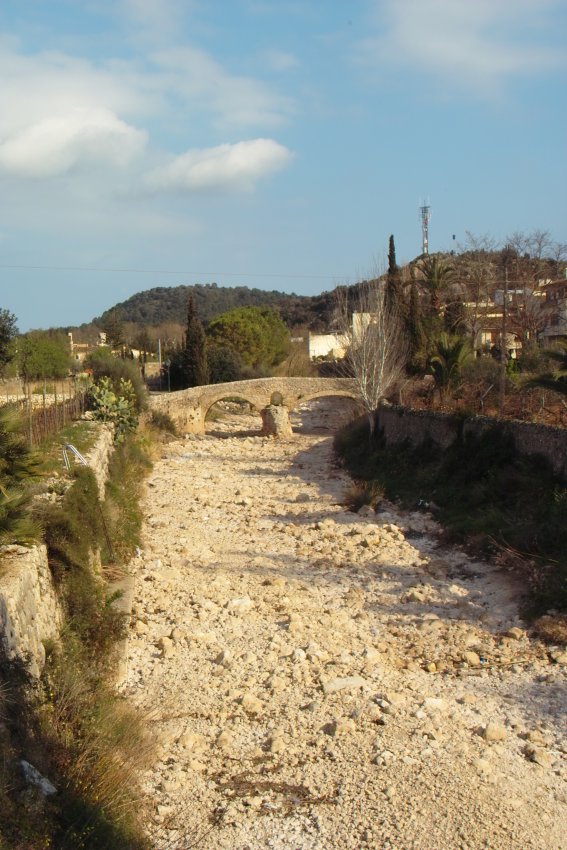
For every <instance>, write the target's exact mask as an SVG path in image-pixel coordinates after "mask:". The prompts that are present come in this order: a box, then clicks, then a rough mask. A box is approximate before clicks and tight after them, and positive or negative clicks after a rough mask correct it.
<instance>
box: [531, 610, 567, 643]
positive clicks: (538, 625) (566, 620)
mask: <svg viewBox="0 0 567 850" xmlns="http://www.w3.org/2000/svg"><path fill="white" fill-rule="evenodd" d="M532 628H533V630H534V632H535V634H536V635H537V637H539V638H541V640H544V641H545V642H546V643H556V644H560V645H562V646H567V614H545V615H544V616H543V617H538V619H537V620H535V621H534V622H533V623H532Z"/></svg>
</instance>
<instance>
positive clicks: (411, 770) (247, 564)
mask: <svg viewBox="0 0 567 850" xmlns="http://www.w3.org/2000/svg"><path fill="white" fill-rule="evenodd" d="M317 417H318V418H317ZM330 417H331V418H330ZM330 421H333V422H334V421H335V415H334V412H333V408H332V407H331V408H330V407H329V404H328V403H327V404H326V405H325V404H322V405H319V410H318V411H315V413H313V414H308V413H306V414H305V415H304V417H303V425H304V427H303V428H302V429H300V430H301V433H298V434H296V435H295V436H294V438H293V439H292V440H289V441H285V442H277V441H274V440H268V439H264V438H261V437H259V436H242V435H234V433H232V434H231V433H230V430H229V429H230V428H231V427H232V428H234V426H235V424H236V425H237V427H241V428H242V427H250V426H249V425H248V426H247V425H246V424H244V422H245V420H243V418H242V417H233V418H232V420H231V418H230V417H228V418H227V419H225V420H221V421H220V422H217V423H214V425H213V427H214V429H215V435H207V436H203V437H187V438H185V439H180V440H178V441H176V442H172V443H171V444H169V445H168V446H167V447H166V449H165V451H164V456H163V458H162V459H161V460H160V461H158V462H157V463H156V465H155V468H154V471H153V473H152V476H151V478H150V480H149V487H148V493H147V501H146V509H147V518H146V523H145V534H144V537H145V543H144V549H143V551H142V552H140V554H139V556H138V557H137V558H136V559H135V560H134V561H133V562H132V572H133V573H134V574H135V577H136V590H135V601H134V608H133V616H132V624H131V632H130V638H129V642H128V673H127V679H126V682H125V684H124V686H123V690H124V692H125V693H126V694H127V695H128V698H129V699H130V700H131V701H132V702H133V703H135V704H136V705H138V706H140V707H141V708H142V709H144V710H145V711H147V712H149V721H150V723H151V725H152V728H153V729H154V731H155V733H156V736H157V738H158V740H159V742H160V744H159V747H158V758H159V760H158V761H157V762H156V764H155V765H153V767H152V769H151V770H150V771H148V773H147V774H146V775H144V777H143V784H144V788H145V790H146V791H147V795H148V815H147V819H148V831H149V834H150V835H151V837H152V842H153V846H154V847H155V848H156V850H166V848H167V850H187V848H190V847H193V846H195V847H199V848H202V850H218V849H219V848H230V850H245V849H247V850H260V848H274V849H275V850H280V848H281V850H284V848H285V850H307V849H309V850H332V848H337V850H358V848H360V850H363V848H376V850H379V848H390V850H412V849H413V850H458V848H462V850H465V848H466V850H477V848H491V850H516V848H517V850H528V848H533V850H559V848H567V783H566V779H567V770H566V753H567V740H566V736H565V713H564V712H565V695H566V691H567V689H566V670H567V666H566V662H567V655H566V653H565V651H564V650H563V651H562V650H560V649H559V648H555V650H554V649H553V648H550V647H544V646H543V645H541V644H540V643H538V642H536V641H532V640H531V639H530V638H529V636H528V635H527V633H526V631H525V630H524V624H523V623H522V622H521V620H520V619H519V615H518V600H519V588H518V587H516V586H515V585H514V584H513V582H512V579H511V577H510V576H509V575H502V574H501V573H499V572H498V570H497V569H496V568H494V567H493V566H491V565H489V564H484V563H479V562H476V561H471V560H469V559H468V558H467V557H466V556H465V555H464V554H463V553H462V552H461V551H459V550H455V549H452V550H447V549H443V548H441V547H440V546H439V545H438V543H437V540H436V531H437V529H436V526H435V523H434V522H433V520H432V519H431V517H429V516H428V515H426V514H423V513H419V512H415V513H404V512H399V511H397V510H396V509H395V508H394V507H393V506H392V505H389V504H384V505H383V506H382V508H383V509H382V510H381V511H379V512H378V513H376V514H374V512H373V511H369V510H368V509H364V508H363V509H362V510H361V512H359V513H358V514H353V513H350V512H348V510H346V509H345V507H344V506H343V505H342V504H341V503H342V500H343V494H344V492H345V489H346V487H347V486H348V484H349V481H348V478H347V476H345V475H344V474H343V473H342V472H341V471H340V470H339V469H337V468H336V466H335V464H334V462H333V458H332V452H331V439H330V437H329V435H328V434H329V432H328V431H327V432H325V431H324V428H325V427H328V425H329V422H330ZM310 424H311V425H315V426H316V425H319V426H320V427H319V428H318V429H317V428H315V431H313V429H311V432H310V428H309V425H310ZM317 431H318V432H317Z"/></svg>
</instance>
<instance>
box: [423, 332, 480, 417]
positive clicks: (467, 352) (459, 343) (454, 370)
mask: <svg viewBox="0 0 567 850" xmlns="http://www.w3.org/2000/svg"><path fill="white" fill-rule="evenodd" d="M472 358H473V350H472V348H471V346H470V343H469V342H468V340H466V339H464V338H463V337H462V336H452V335H450V334H447V333H442V334H439V336H438V337H437V339H436V340H435V345H434V353H433V355H432V357H430V359H429V366H430V369H431V372H432V374H433V378H434V380H435V386H436V387H437V389H438V390H439V397H440V399H441V402H443V401H445V400H446V399H447V396H448V395H449V394H450V393H453V392H455V390H457V389H458V387H459V385H460V383H461V377H462V372H463V368H464V367H465V366H466V365H467V363H469V362H470V360H471V359H472Z"/></svg>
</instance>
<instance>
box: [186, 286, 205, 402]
mask: <svg viewBox="0 0 567 850" xmlns="http://www.w3.org/2000/svg"><path fill="white" fill-rule="evenodd" d="M182 360H183V383H184V384H185V386H186V387H200V386H202V385H203V384H208V382H209V369H208V366H207V352H206V348H205V331H204V329H203V325H202V324H201V321H200V319H199V317H198V315H197V310H196V308H195V304H194V302H193V296H192V295H190V296H189V301H188V302H187V327H186V331H185V344H184V346H183V358H182Z"/></svg>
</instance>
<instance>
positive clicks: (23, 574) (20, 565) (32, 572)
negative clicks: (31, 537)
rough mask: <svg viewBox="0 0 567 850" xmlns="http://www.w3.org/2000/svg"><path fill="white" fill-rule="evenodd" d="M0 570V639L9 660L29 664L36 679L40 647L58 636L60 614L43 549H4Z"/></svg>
mask: <svg viewBox="0 0 567 850" xmlns="http://www.w3.org/2000/svg"><path fill="white" fill-rule="evenodd" d="M0 557H1V562H0V563H1V566H0V571H1V572H0V636H1V639H2V643H3V648H4V650H5V651H6V653H7V654H8V656H9V657H10V658H14V657H17V658H18V659H20V660H22V661H24V662H25V663H28V665H29V666H28V669H29V671H30V673H31V674H32V675H33V676H39V674H40V672H41V670H42V668H43V665H44V663H45V650H44V648H43V643H44V641H46V640H53V639H54V638H56V637H57V636H58V634H59V630H60V628H61V624H62V622H63V612H62V609H61V606H60V605H59V601H58V599H57V594H56V592H55V587H54V584H53V580H52V577H51V570H50V569H49V564H48V563H47V549H46V547H45V546H33V547H32V548H26V547H24V546H4V547H3V548H2V550H1V555H0Z"/></svg>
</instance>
